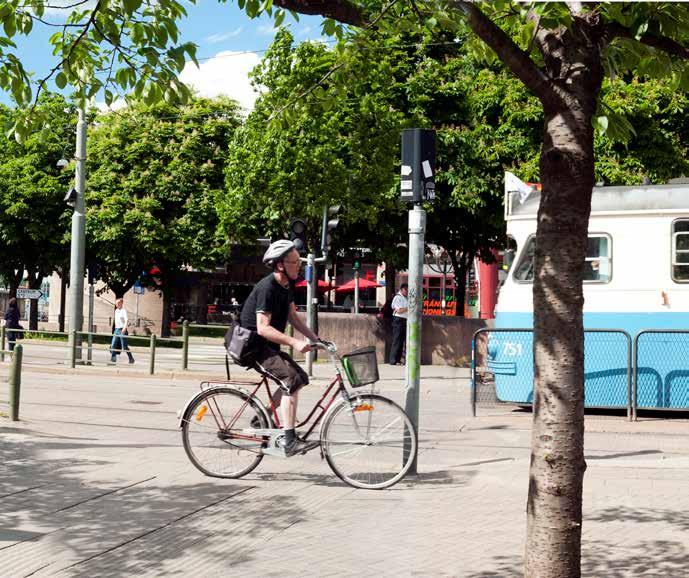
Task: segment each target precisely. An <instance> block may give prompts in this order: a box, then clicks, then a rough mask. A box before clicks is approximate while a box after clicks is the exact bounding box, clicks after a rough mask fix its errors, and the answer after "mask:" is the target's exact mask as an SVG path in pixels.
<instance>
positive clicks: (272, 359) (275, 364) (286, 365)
mask: <svg viewBox="0 0 689 578" xmlns="http://www.w3.org/2000/svg"><path fill="white" fill-rule="evenodd" d="M256 365H257V366H258V369H259V370H260V371H262V372H263V373H265V374H266V375H268V376H269V377H272V378H273V379H274V380H275V382H276V383H278V384H279V385H280V388H281V389H282V391H283V392H284V393H285V395H291V394H293V393H296V392H297V391H299V390H300V389H301V388H302V387H304V386H305V385H307V384H308V383H309V376H308V375H307V374H306V372H305V371H304V370H303V369H302V368H301V367H299V365H298V364H297V362H296V361H294V359H292V358H291V357H290V356H289V355H287V354H286V353H284V352H282V351H276V350H275V349H273V348H271V347H268V346H267V345H264V346H263V347H262V348H261V350H260V351H259V352H258V354H257V355H256Z"/></svg>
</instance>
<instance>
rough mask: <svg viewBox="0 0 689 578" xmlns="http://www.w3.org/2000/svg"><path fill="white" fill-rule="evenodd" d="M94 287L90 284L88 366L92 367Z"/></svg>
mask: <svg viewBox="0 0 689 578" xmlns="http://www.w3.org/2000/svg"><path fill="white" fill-rule="evenodd" d="M94 295H95V291H94V287H93V283H89V336H88V343H89V347H88V353H87V356H86V359H87V364H88V365H91V360H92V359H93V300H94Z"/></svg>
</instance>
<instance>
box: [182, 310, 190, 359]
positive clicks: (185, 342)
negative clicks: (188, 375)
mask: <svg viewBox="0 0 689 578" xmlns="http://www.w3.org/2000/svg"><path fill="white" fill-rule="evenodd" d="M182 369H189V321H188V320H186V319H185V320H184V323H182Z"/></svg>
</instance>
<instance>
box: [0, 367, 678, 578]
mask: <svg viewBox="0 0 689 578" xmlns="http://www.w3.org/2000/svg"><path fill="white" fill-rule="evenodd" d="M316 367H317V375H318V376H319V377H318V378H317V379H316V380H315V383H314V384H313V385H312V386H310V388H309V389H308V390H306V391H305V392H304V399H302V407H305V406H306V405H308V402H309V401H312V400H314V399H315V397H316V395H317V394H318V392H319V391H320V390H321V388H322V387H323V385H324V383H325V380H324V379H323V377H324V376H325V374H326V371H327V370H326V368H325V367H324V366H320V365H318V366H316ZM3 371H4V370H3ZM382 371H383V382H382V386H381V388H380V389H381V390H382V392H383V393H384V394H385V395H388V396H390V397H392V398H393V399H395V400H397V401H401V400H402V399H403V396H404V386H403V383H404V382H403V368H394V367H388V366H382ZM423 372H424V376H425V377H424V379H423V386H422V391H421V403H422V415H421V424H420V425H421V439H420V447H421V453H420V456H419V471H420V475H419V476H418V477H416V478H409V479H408V480H407V481H405V482H403V483H401V484H398V485H397V486H395V487H394V488H392V489H390V490H386V491H382V492H371V491H362V490H354V489H352V488H349V487H347V486H345V485H343V484H342V483H341V482H340V481H339V480H338V479H337V478H336V477H335V476H334V475H333V474H332V472H331V471H330V470H329V468H328V466H327V464H326V463H325V462H323V461H321V460H320V458H319V456H318V455H316V454H315V453H311V454H309V455H307V456H304V457H301V456H300V457H295V458H291V459H288V460H280V459H276V458H266V459H264V461H263V462H262V463H261V464H260V465H259V467H258V468H257V469H256V470H255V471H254V472H253V473H252V474H251V475H249V476H247V477H246V478H244V479H242V480H218V479H212V478H207V477H204V476H203V475H201V474H200V473H199V472H197V471H196V470H195V469H194V468H193V466H192V465H191V464H190V463H189V462H188V460H187V458H186V456H185V454H184V451H183V449H182V447H181V436H180V432H179V430H178V429H177V420H176V412H177V410H178V409H179V408H180V407H182V405H183V404H184V401H185V400H186V399H187V398H188V397H190V396H191V395H192V394H193V393H195V392H196V391H197V390H198V383H197V382H196V381H192V380H185V379H181V378H176V379H175V380H165V379H153V378H134V377H126V378H125V377H121V376H120V377H118V376H112V375H107V374H106V375H103V374H101V375H79V374H76V375H55V374H49V373H35V372H25V373H24V376H23V389H22V406H21V418H22V421H21V422H19V423H18V424H14V423H12V422H9V421H8V420H7V419H6V418H4V417H1V418H0V433H1V434H2V436H3V443H2V445H1V446H0V464H2V466H1V468H2V469H1V474H2V475H0V512H1V516H0V568H2V570H1V571H0V574H1V575H2V576H3V577H15V576H16V577H25V576H36V577H38V576H60V577H62V576H84V577H86V576H88V577H93V576H114V577H125V576H182V575H193V576H198V577H206V576H208V577H211V576H213V577H215V576H242V577H244V576H249V577H253V576H256V577H264V576H276V577H285V576H295V577H296V576H460V577H470V578H479V577H482V578H483V577H489V576H495V577H516V576H520V569H521V557H522V552H523V548H524V531H525V516H524V510H525V502H526V488H527V483H528V463H529V438H530V424H531V415H530V414H529V413H528V412H522V411H519V412H508V413H504V412H495V415H483V416H481V417H479V418H472V417H470V411H469V405H468V400H469V395H468V393H469V384H468V373H467V372H466V370H456V369H451V368H425V367H424V368H423ZM0 373H2V371H0ZM242 377H245V375H242ZM6 399H7V390H6V384H5V383H2V384H0V400H6ZM3 410H5V408H4V407H3V405H2V402H1V401H0V411H3ZM586 445H587V447H586V453H587V462H588V466H589V468H588V471H587V474H586V482H585V495H584V507H585V522H584V548H583V550H584V552H583V557H584V559H583V563H584V574H585V575H586V576H592V577H603V576H605V577H613V578H616V577H627V576H629V577H631V576H656V577H661V576H662V577H681V576H686V575H689V514H688V513H687V512H689V492H687V491H686V488H687V479H688V477H689V423H688V422H687V421H684V420H673V421H659V420H647V421H643V422H639V423H635V424H633V423H628V422H626V421H624V419H622V418H620V417H619V416H616V417H609V416H590V417H589V418H587V439H586Z"/></svg>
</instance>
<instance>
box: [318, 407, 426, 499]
mask: <svg viewBox="0 0 689 578" xmlns="http://www.w3.org/2000/svg"><path fill="white" fill-rule="evenodd" d="M321 447H322V448H323V453H324V455H325V459H326V460H327V461H328V464H329V465H330V467H331V468H332V470H333V472H335V474H336V475H337V476H338V477H339V478H340V479H341V480H342V481H344V482H346V483H347V484H349V485H350V486H354V487H355V488H363V489H368V490H382V489H384V488H389V487H390V486H392V485H393V484H396V483H397V482H399V481H400V480H401V479H402V478H403V477H404V476H405V475H406V474H407V472H408V471H409V468H410V467H411V464H412V462H413V461H414V459H415V458H416V452H417V438H416V432H415V431H414V427H413V426H412V423H411V420H410V419H409V417H408V416H407V414H406V413H404V410H403V409H402V408H401V407H400V406H398V405H397V404H396V403H395V402H393V401H391V400H389V399H387V398H385V397H382V396H380V395H376V394H362V395H359V396H353V397H352V398H351V400H350V401H343V402H342V403H341V404H340V405H338V406H337V407H336V408H335V409H334V410H333V411H332V413H331V414H330V415H329V416H328V418H327V419H326V421H325V423H324V424H323V430H322V431H321Z"/></svg>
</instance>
